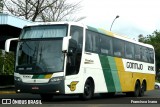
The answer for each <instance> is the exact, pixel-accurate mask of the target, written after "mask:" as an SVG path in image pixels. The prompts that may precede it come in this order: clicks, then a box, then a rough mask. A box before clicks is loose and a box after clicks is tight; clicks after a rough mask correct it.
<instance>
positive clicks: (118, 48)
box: [113, 39, 124, 57]
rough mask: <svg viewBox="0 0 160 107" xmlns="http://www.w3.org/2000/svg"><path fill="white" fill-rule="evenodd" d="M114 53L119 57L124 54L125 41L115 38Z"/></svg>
mask: <svg viewBox="0 0 160 107" xmlns="http://www.w3.org/2000/svg"><path fill="white" fill-rule="evenodd" d="M113 54H114V56H117V57H123V56H124V41H122V40H119V39H113Z"/></svg>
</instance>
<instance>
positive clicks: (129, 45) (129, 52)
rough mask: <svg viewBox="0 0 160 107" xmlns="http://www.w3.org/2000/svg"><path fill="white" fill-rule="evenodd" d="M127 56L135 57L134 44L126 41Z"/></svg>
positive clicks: (129, 57)
mask: <svg viewBox="0 0 160 107" xmlns="http://www.w3.org/2000/svg"><path fill="white" fill-rule="evenodd" d="M125 58H128V59H134V44H133V43H129V42H125Z"/></svg>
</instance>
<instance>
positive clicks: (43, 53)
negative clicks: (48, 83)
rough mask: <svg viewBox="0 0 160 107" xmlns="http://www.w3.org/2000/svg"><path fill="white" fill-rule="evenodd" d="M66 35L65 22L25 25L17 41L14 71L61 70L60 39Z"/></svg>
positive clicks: (39, 71) (50, 71)
mask: <svg viewBox="0 0 160 107" xmlns="http://www.w3.org/2000/svg"><path fill="white" fill-rule="evenodd" d="M66 35H67V24H61V25H41V26H29V27H25V28H24V29H23V31H22V33H21V35H20V41H19V43H18V48H17V54H18V55H17V57H16V72H19V73H43V72H44V73H53V72H60V71H61V72H62V71H63V63H64V55H63V53H62V40H63V37H65V36H66Z"/></svg>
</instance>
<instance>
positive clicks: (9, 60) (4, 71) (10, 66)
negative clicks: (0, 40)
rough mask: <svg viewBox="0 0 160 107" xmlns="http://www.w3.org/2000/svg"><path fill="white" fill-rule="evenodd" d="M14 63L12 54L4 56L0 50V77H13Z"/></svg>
mask: <svg viewBox="0 0 160 107" xmlns="http://www.w3.org/2000/svg"><path fill="white" fill-rule="evenodd" d="M14 62H15V59H14V53H13V52H10V53H8V54H5V55H4V54H3V53H2V50H0V75H13V72H14Z"/></svg>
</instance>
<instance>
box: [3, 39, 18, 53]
mask: <svg viewBox="0 0 160 107" xmlns="http://www.w3.org/2000/svg"><path fill="white" fill-rule="evenodd" d="M18 40H19V38H11V39H7V40H6V42H5V52H9V49H10V43H11V41H18Z"/></svg>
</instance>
